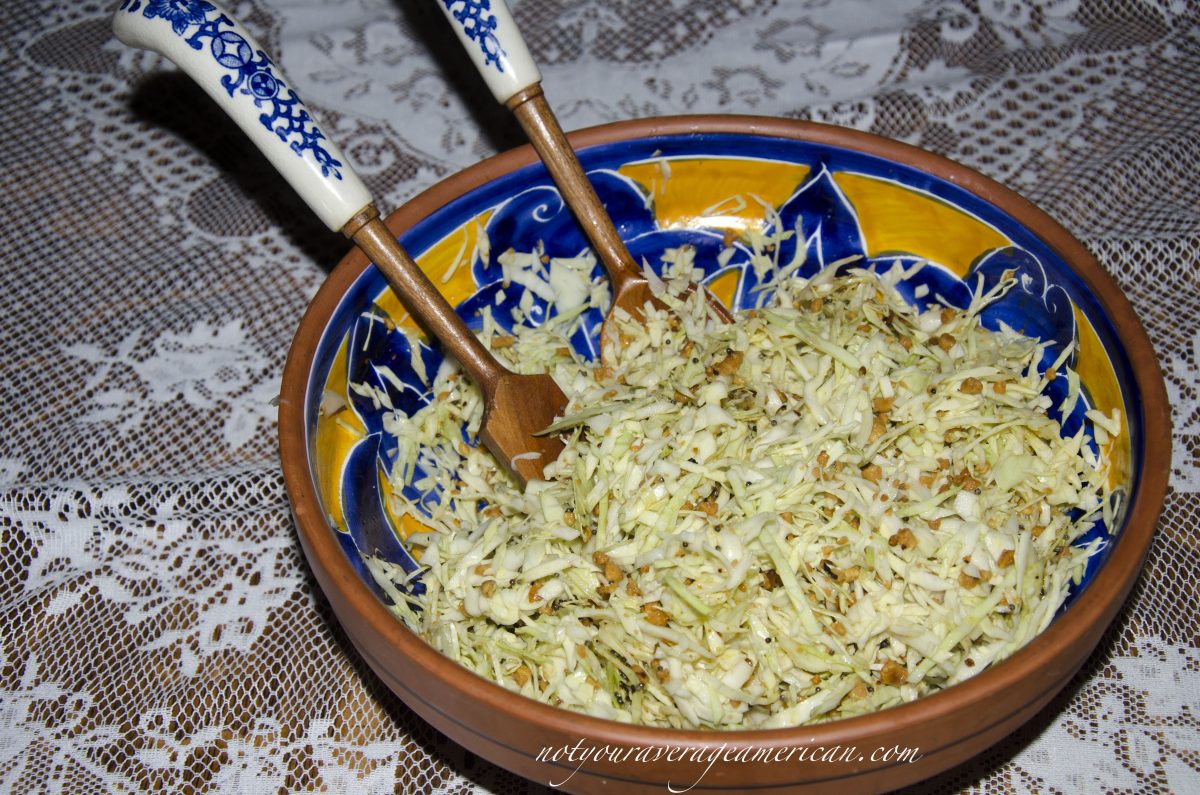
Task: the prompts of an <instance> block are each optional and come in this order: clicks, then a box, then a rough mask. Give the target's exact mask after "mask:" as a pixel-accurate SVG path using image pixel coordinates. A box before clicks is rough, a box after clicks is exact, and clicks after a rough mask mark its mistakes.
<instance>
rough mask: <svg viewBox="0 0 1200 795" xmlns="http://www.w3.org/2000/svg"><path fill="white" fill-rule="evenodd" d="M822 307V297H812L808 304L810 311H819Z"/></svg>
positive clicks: (823, 304) (823, 305) (823, 301)
mask: <svg viewBox="0 0 1200 795" xmlns="http://www.w3.org/2000/svg"><path fill="white" fill-rule="evenodd" d="M824 307H825V299H824V298H814V299H813V300H812V301H810V302H809V304H808V309H809V311H810V312H820V311H821V310H822V309H823V308H824Z"/></svg>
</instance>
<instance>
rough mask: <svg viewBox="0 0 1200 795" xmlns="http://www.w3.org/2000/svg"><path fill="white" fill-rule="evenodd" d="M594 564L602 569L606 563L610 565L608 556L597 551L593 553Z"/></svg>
mask: <svg viewBox="0 0 1200 795" xmlns="http://www.w3.org/2000/svg"><path fill="white" fill-rule="evenodd" d="M592 563H595V564H596V565H597V566H601V567H602V566H604V564H605V563H608V555H606V554H605V553H603V552H601V551H600V550H598V549H597V550H596V551H595V552H593V553H592Z"/></svg>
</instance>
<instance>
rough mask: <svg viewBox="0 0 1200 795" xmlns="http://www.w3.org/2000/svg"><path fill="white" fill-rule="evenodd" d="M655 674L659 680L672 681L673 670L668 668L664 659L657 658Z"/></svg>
mask: <svg viewBox="0 0 1200 795" xmlns="http://www.w3.org/2000/svg"><path fill="white" fill-rule="evenodd" d="M653 665H654V675H655V676H657V677H658V681H660V682H663V683H666V682H669V681H671V672H670V670H668V669H667V664H666V663H664V662H663V661H662V660H655V661H654V663H653Z"/></svg>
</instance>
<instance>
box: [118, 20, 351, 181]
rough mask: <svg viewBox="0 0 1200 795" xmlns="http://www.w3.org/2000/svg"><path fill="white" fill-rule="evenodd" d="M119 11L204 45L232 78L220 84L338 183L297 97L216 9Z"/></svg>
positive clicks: (337, 173) (329, 157)
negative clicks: (242, 96) (238, 95)
mask: <svg viewBox="0 0 1200 795" xmlns="http://www.w3.org/2000/svg"><path fill="white" fill-rule="evenodd" d="M120 10H121V11H125V12H127V13H130V14H135V13H137V12H138V11H141V12H142V16H144V17H146V18H147V19H162V20H165V21H167V22H169V23H170V24H171V30H173V31H174V32H175V35H177V36H185V35H188V32H189V31H191V35H190V36H188V38H187V39H185V41H186V42H187V44H188V45H189V46H190V47H192V49H195V50H201V49H203V48H204V46H205V44H206V43H207V45H208V49H209V52H210V53H211V54H212V57H213V60H215V61H216V62H217V63H218V64H220V65H221V66H222V67H224V68H225V69H227V70H229V72H230V74H228V75H225V76H224V77H222V78H221V85H222V86H223V87H224V88H225V90H226V91H228V92H229V96H231V97H232V96H233V95H234V93H235V92H238V91H240V92H241V93H242V94H245V95H247V96H249V97H251V98H252V99H253V100H254V105H255V106H256V107H259V108H263V107H264V106H265V107H266V108H267V111H265V112H263V113H261V114H260V115H259V117H258V120H259V121H260V122H262V125H263V126H264V127H266V128H267V129H268V130H270V131H271V132H273V133H275V134H276V135H277V136H279V140H281V141H284V142H285V143H288V144H289V146H290V147H291V149H292V151H293V152H295V153H296V154H297V155H299V156H301V157H303V156H304V153H305V152H310V153H311V154H312V156H313V157H314V158H315V159H316V161H317V165H319V166H320V167H321V176H323V177H330V176H332V177H334V178H335V179H339V180H340V179H341V178H342V173H341V171H339V170H338V169H339V168H341V166H342V162H341V161H340V160H338V159H337V158H335V157H333V156H332V155H331V154H329V152H328V151H327V150H326V149H325V148H324V147H322V146H321V143H320V142H321V141H322V140H324V138H325V135H324V134H323V133H322V132H321V130H320V129H319V128H318V127H317V125H316V123H315V122H314V121H313V118H312V116H311V115H309V113H308V110H307V109H306V108H305V107H304V103H302V102H301V101H300V97H298V96H296V93H295V92H294V91H292V90H291V89H290V88H288V86H287V85H286V84H285V83H284V81H283V80H282V79H281V78H280V76H279V75H278V74H277V73H276V71H275V64H274V63H272V62H271V59H270V58H268V57H267V54H266V53H265V52H263V51H262V50H255V49H254V48H253V47H251V46H250V42H248V41H246V39H245V38H243V37H242V36H240V35H239V34H237V33H236V32H234V31H232V30H223V29H222V28H224V27H233V20H231V19H230V18H229V17H227V16H225V15H224V14H219V13H217V14H214V12H215V11H216V6H214V5H213V4H212V3H208V2H205V0H148V2H146V4H145V7H144V8H143V6H142V0H124V1H123V2H122V3H121V9H120Z"/></svg>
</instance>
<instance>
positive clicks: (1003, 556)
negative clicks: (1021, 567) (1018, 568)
mask: <svg viewBox="0 0 1200 795" xmlns="http://www.w3.org/2000/svg"><path fill="white" fill-rule="evenodd" d="M1015 559H1016V555H1014V554H1013V551H1012V550H1011V549H1006V550H1004V551H1003V552H1001V553H1000V557H998V558H996V566H997V567H999V568H1001V569H1007V568H1008V567H1009V566H1011V565H1013V561H1014V560H1015Z"/></svg>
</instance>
